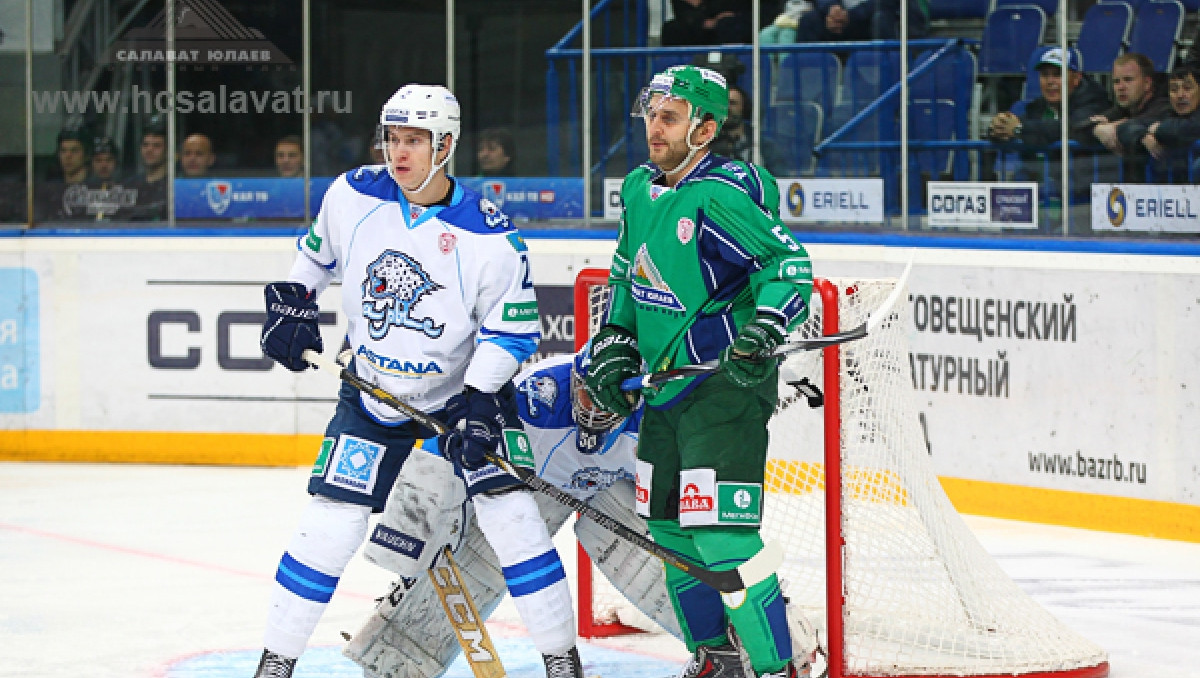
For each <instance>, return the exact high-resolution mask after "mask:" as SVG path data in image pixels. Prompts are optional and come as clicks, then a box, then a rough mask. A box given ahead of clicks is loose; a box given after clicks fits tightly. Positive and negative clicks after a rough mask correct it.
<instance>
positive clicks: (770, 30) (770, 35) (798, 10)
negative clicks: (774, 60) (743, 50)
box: [758, 0, 813, 45]
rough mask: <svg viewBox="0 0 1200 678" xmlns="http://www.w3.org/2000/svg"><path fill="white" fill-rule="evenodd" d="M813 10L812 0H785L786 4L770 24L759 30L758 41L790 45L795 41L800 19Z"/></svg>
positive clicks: (768, 43)
mask: <svg viewBox="0 0 1200 678" xmlns="http://www.w3.org/2000/svg"><path fill="white" fill-rule="evenodd" d="M811 11H813V3H812V0H787V5H785V6H784V8H783V11H782V12H780V13H779V16H777V17H775V20H774V21H772V22H771V25H769V26H767V27H766V28H764V29H762V30H761V31H759V34H758V41H759V42H760V43H761V44H764V45H790V44H792V43H793V42H796V28H797V27H798V26H799V25H800V19H801V18H802V17H803V16H804V15H805V14H808V13H809V12H811Z"/></svg>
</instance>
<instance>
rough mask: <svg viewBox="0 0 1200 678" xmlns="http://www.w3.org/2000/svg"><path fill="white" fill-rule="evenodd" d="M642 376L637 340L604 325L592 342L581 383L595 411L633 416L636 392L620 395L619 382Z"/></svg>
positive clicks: (624, 392) (620, 330)
mask: <svg viewBox="0 0 1200 678" xmlns="http://www.w3.org/2000/svg"><path fill="white" fill-rule="evenodd" d="M641 373H642V354H641V353H639V352H638V347H637V338H636V337H634V336H633V334H632V333H631V332H630V331H629V330H627V329H625V328H623V327H619V326H617V325H605V326H604V327H601V328H600V331H599V332H596V336H595V337H594V338H593V339H592V364H591V365H589V366H588V370H587V374H586V375H584V378H583V381H584V384H585V385H586V386H587V389H588V395H590V396H591V397H592V400H594V401H595V404H596V406H597V407H599V408H600V409H602V410H605V411H607V412H612V413H613V414H616V415H618V416H621V417H628V416H629V415H630V414H633V406H634V405H636V404H637V398H638V393H637V392H636V391H622V390H621V382H622V381H625V380H626V379H628V378H630V377H636V376H638V375H640V374H641Z"/></svg>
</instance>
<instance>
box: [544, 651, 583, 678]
mask: <svg viewBox="0 0 1200 678" xmlns="http://www.w3.org/2000/svg"><path fill="white" fill-rule="evenodd" d="M542 661H544V662H546V678H583V664H582V663H581V662H580V661H579V650H578V649H576V648H571V649H570V650H567V651H566V652H564V653H563V654H544V655H542Z"/></svg>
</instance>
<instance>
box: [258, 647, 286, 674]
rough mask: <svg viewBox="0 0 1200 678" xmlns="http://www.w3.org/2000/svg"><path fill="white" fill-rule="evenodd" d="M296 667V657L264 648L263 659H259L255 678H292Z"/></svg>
mask: <svg viewBox="0 0 1200 678" xmlns="http://www.w3.org/2000/svg"><path fill="white" fill-rule="evenodd" d="M294 668H296V659H295V658H294V657H284V656H283V655H279V654H275V653H274V652H272V651H270V650H263V653H262V659H259V660H258V670H257V671H255V672H254V678H292V669H294Z"/></svg>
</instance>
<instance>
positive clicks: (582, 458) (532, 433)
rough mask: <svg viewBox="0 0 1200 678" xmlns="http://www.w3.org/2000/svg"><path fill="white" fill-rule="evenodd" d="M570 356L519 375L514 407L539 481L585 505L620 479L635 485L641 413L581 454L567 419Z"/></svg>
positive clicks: (576, 434) (572, 424) (576, 428)
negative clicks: (549, 484) (523, 425)
mask: <svg viewBox="0 0 1200 678" xmlns="http://www.w3.org/2000/svg"><path fill="white" fill-rule="evenodd" d="M574 357H575V356H574V355H572V354H567V355H560V356H554V357H551V358H547V359H545V360H543V361H541V362H539V363H537V364H536V365H534V366H533V367H531V368H529V369H527V370H525V371H523V372H521V374H519V375H517V378H516V380H515V381H516V384H517V407H518V409H519V410H520V413H521V421H522V422H523V423H524V424H525V433H526V434H527V435H528V436H529V442H530V444H531V445H532V447H533V457H534V463H535V465H536V468H535V469H534V470H535V471H537V474H538V476H540V477H541V478H542V479H543V480H545V481H546V482H548V483H552V484H553V485H555V486H556V487H558V488H559V489H561V490H563V491H564V492H567V493H569V494H571V495H573V496H575V497H576V498H578V499H582V500H584V501H586V500H588V499H591V498H592V496H593V495H595V494H596V493H598V492H600V491H601V490H605V489H608V487H610V486H611V485H612V484H613V483H615V482H617V481H618V480H621V479H622V478H625V479H628V480H629V481H631V482H632V481H633V479H634V470H635V463H634V462H635V459H636V456H637V438H638V427H639V426H640V425H641V420H642V411H641V409H638V410H636V411H635V412H634V413H633V416H631V417H629V418H628V419H625V420H624V421H623V422H622V423H621V424H620V425H619V426H617V428H616V429H615V430H613V431H610V432H609V433H608V434H607V435H606V436H605V440H604V443H603V444H602V445H600V446H599V447H598V450H597V451H596V452H595V453H591V454H589V453H587V452H584V451H582V449H581V448H580V445H579V426H577V425H576V424H575V419H574V417H573V416H572V414H571V363H572V361H573V360H574Z"/></svg>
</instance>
